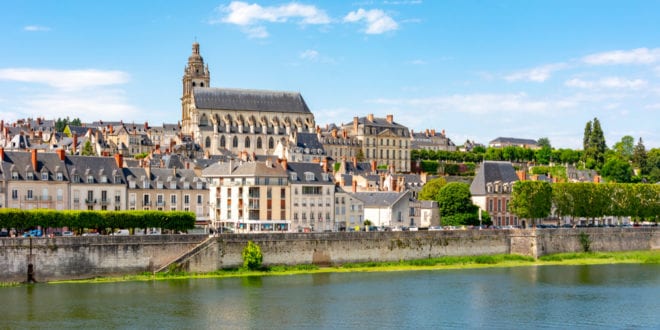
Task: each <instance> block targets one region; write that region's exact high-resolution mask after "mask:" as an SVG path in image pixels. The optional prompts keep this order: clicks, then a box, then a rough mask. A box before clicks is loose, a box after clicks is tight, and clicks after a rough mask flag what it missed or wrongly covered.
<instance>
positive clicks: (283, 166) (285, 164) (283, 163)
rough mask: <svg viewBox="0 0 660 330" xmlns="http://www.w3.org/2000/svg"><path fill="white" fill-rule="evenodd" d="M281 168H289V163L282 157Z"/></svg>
mask: <svg viewBox="0 0 660 330" xmlns="http://www.w3.org/2000/svg"><path fill="white" fill-rule="evenodd" d="M282 168H283V169H284V170H285V171H286V170H287V169H288V168H289V163H288V161H287V160H286V158H282Z"/></svg>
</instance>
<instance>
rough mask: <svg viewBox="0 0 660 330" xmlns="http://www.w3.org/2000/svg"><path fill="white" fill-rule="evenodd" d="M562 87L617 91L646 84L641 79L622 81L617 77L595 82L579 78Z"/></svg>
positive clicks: (622, 79)
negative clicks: (612, 89) (617, 89)
mask: <svg viewBox="0 0 660 330" xmlns="http://www.w3.org/2000/svg"><path fill="white" fill-rule="evenodd" d="M564 85H566V86H568V87H575V88H585V89H594V88H619V89H640V88H643V87H646V86H647V85H648V82H647V81H646V80H643V79H624V78H619V77H607V78H602V79H600V80H596V81H586V80H582V79H579V78H573V79H570V80H567V81H566V82H565V83H564Z"/></svg>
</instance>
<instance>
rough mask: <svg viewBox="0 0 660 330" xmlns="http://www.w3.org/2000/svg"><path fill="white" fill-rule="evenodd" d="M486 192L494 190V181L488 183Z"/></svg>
mask: <svg viewBox="0 0 660 330" xmlns="http://www.w3.org/2000/svg"><path fill="white" fill-rule="evenodd" d="M486 192H488V193H492V192H493V184H492V183H488V184H486Z"/></svg>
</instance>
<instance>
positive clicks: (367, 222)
mask: <svg viewBox="0 0 660 330" xmlns="http://www.w3.org/2000/svg"><path fill="white" fill-rule="evenodd" d="M362 224H363V225H364V226H365V227H369V226H371V225H373V223H372V222H371V220H369V219H365V220H364V222H363V223H362Z"/></svg>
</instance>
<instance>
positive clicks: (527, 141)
mask: <svg viewBox="0 0 660 330" xmlns="http://www.w3.org/2000/svg"><path fill="white" fill-rule="evenodd" d="M497 142H499V143H510V144H536V140H532V139H519V138H512V137H498V138H497V139H495V140H493V141H490V142H489V144H493V143H497Z"/></svg>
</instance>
